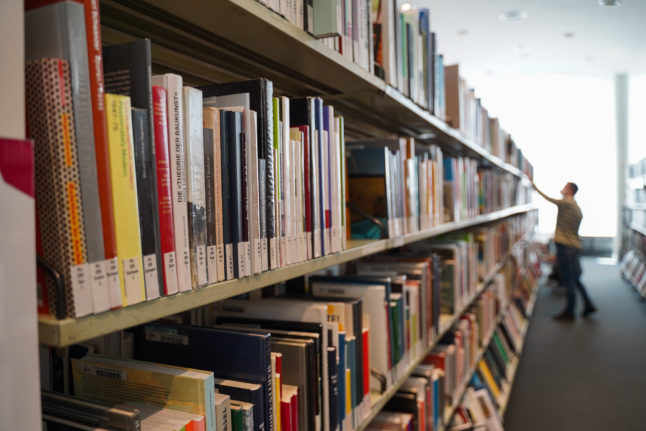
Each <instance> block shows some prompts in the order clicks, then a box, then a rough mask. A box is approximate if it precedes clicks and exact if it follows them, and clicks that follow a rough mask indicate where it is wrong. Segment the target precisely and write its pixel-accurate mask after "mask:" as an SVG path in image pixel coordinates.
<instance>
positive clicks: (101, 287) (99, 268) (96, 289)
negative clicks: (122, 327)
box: [89, 260, 110, 313]
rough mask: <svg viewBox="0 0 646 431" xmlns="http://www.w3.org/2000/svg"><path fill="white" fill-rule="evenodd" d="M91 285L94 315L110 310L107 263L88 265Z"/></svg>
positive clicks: (103, 261) (102, 261) (100, 262)
mask: <svg viewBox="0 0 646 431" xmlns="http://www.w3.org/2000/svg"><path fill="white" fill-rule="evenodd" d="M89 265H90V269H91V271H92V272H91V274H90V275H91V278H90V283H91V284H92V302H93V309H94V312H95V313H100V312H102V311H106V310H109V309H110V291H109V289H108V280H107V278H106V269H107V265H108V263H107V261H105V260H101V261H99V262H94V263H90V264H89Z"/></svg>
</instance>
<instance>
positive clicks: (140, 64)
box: [103, 39, 164, 295]
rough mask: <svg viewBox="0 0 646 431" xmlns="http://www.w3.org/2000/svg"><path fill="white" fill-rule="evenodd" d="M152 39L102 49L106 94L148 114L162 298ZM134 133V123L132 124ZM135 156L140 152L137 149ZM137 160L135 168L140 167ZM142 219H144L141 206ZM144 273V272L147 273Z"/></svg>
mask: <svg viewBox="0 0 646 431" xmlns="http://www.w3.org/2000/svg"><path fill="white" fill-rule="evenodd" d="M151 63H152V61H151V53H150V40H149V39H140V40H135V41H133V42H127V43H122V44H118V45H112V46H106V47H103V76H104V85H105V92H106V93H113V94H121V95H124V96H128V97H130V102H131V105H132V107H133V108H137V109H144V110H145V111H146V112H147V123H148V124H147V128H148V132H147V138H146V139H147V140H146V142H145V145H146V146H147V147H148V150H147V152H148V153H149V155H150V161H151V162H150V163H151V164H149V168H148V172H147V173H146V174H147V175H148V176H149V178H150V184H152V186H151V188H149V189H148V191H147V192H146V193H148V194H150V196H151V199H152V204H153V205H154V206H153V207H151V208H154V209H153V210H152V211H148V213H149V216H148V218H147V219H146V224H148V225H152V229H153V234H152V235H153V238H154V239H153V241H154V249H155V251H154V259H155V266H156V270H157V284H158V285H159V289H160V295H163V294H164V280H163V278H162V271H161V268H162V251H161V231H160V229H159V213H158V211H157V208H158V195H157V169H156V168H155V165H154V164H155V161H156V160H157V157H156V154H155V125H154V122H153V121H152V119H153V92H152V66H151ZM133 132H134V123H133ZM136 142H137V140H136V139H135V143H136ZM135 153H137V149H136V147H135ZM136 164H137V161H136V159H135V167H136V168H137V165H136ZM138 183H139V174H137V194H138V195H140V187H139V185H138ZM139 208H140V210H139V211H140V216H139V217H140V220H141V204H140V206H139ZM141 230H142V251H143V254H144V271H145V269H146V267H148V266H149V265H148V264H147V262H146V260H145V259H146V258H145V256H146V255H147V253H146V251H145V248H144V247H145V246H143V228H141ZM144 274H145V272H144Z"/></svg>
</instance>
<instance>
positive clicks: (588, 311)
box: [581, 305, 597, 317]
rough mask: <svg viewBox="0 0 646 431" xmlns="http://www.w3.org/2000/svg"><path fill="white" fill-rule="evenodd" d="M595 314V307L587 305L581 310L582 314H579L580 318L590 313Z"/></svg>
mask: <svg viewBox="0 0 646 431" xmlns="http://www.w3.org/2000/svg"><path fill="white" fill-rule="evenodd" d="M596 312H597V307H595V306H594V305H588V306H587V307H585V309H584V310H583V313H581V317H588V316H589V315H591V314H592V313H596Z"/></svg>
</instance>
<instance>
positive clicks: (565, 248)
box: [532, 182, 597, 320]
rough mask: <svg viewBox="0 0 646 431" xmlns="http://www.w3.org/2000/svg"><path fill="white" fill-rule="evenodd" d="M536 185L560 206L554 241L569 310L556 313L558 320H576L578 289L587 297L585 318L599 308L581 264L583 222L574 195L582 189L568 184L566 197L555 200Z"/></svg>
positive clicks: (563, 191) (584, 303)
mask: <svg viewBox="0 0 646 431" xmlns="http://www.w3.org/2000/svg"><path fill="white" fill-rule="evenodd" d="M532 187H534V189H535V190H536V191H537V192H538V194H540V195H541V196H542V197H544V198H545V199H547V200H548V201H550V202H552V203H553V204H555V205H556V206H557V207H558V215H557V216H556V232H555V234H554V242H555V243H556V262H557V267H558V270H559V274H560V276H561V283H562V284H563V285H564V286H565V288H566V292H567V302H566V304H565V309H564V310H563V311H562V312H561V313H560V314H558V315H556V316H554V318H555V319H557V320H574V305H575V302H576V293H575V291H576V290H578V291H579V293H580V294H581V297H582V299H583V305H584V309H583V313H582V314H581V315H582V316H583V317H587V316H588V315H590V314H591V313H594V312H595V311H597V308H596V307H595V306H594V304H593V303H592V301H591V300H590V297H589V296H588V292H587V291H586V289H585V287H584V286H583V284H582V283H581V280H580V276H581V263H580V262H579V249H580V248H581V241H580V240H579V226H580V225H581V218H582V217H583V216H582V215H581V209H580V208H579V205H578V204H577V203H576V201H575V200H574V195H575V194H576V192H577V191H578V190H579V188H578V187H577V185H576V184H574V183H567V184H566V185H565V187H563V190H561V195H562V197H563V198H562V199H554V198H551V197H549V196H547V195H546V194H545V193H543V192H542V191H540V190H539V189H538V187H536V184H534V182H532Z"/></svg>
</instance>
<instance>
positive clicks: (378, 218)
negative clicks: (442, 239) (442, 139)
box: [347, 138, 530, 238]
mask: <svg viewBox="0 0 646 431" xmlns="http://www.w3.org/2000/svg"><path fill="white" fill-rule="evenodd" d="M347 148H348V154H349V155H348V161H347V165H348V185H349V193H348V200H349V204H350V212H351V215H350V222H351V235H352V236H353V237H355V238H374V237H377V238H378V237H388V238H396V237H399V236H401V235H404V234H409V233H413V232H417V231H420V230H424V229H428V228H430V227H433V226H437V225H439V224H441V223H446V222H450V221H462V220H466V219H468V218H473V217H475V216H477V215H479V214H486V213H489V212H493V211H497V210H501V209H504V208H509V207H510V206H514V205H520V204H525V203H528V202H529V200H530V194H529V188H528V187H527V186H525V185H523V184H522V182H521V181H520V179H519V178H517V177H514V176H513V175H511V174H506V173H501V172H499V171H497V170H493V169H484V168H479V167H478V162H477V160H475V159H471V158H467V157H449V156H445V155H444V154H443V152H442V150H441V149H440V148H439V147H436V146H433V145H431V146H426V145H416V144H415V141H414V139H413V138H398V139H392V140H369V141H355V142H351V143H348V144H347Z"/></svg>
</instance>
